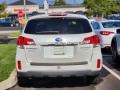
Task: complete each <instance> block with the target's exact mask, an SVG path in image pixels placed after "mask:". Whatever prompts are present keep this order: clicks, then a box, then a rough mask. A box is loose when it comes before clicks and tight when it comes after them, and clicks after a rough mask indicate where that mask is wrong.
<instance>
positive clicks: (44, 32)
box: [36, 31, 59, 34]
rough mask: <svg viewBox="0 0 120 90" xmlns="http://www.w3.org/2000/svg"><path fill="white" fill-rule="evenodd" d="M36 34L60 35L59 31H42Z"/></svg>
mask: <svg viewBox="0 0 120 90" xmlns="http://www.w3.org/2000/svg"><path fill="white" fill-rule="evenodd" d="M36 34H59V31H41V32H36Z"/></svg>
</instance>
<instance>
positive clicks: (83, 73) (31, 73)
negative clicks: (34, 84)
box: [17, 71, 100, 78]
mask: <svg viewBox="0 0 120 90" xmlns="http://www.w3.org/2000/svg"><path fill="white" fill-rule="evenodd" d="M99 72H100V71H60V72H57V71H56V72H55V71H54V72H53V71H48V72H43V71H41V72H35V71H29V72H17V74H18V77H28V78H36V77H58V76H61V77H70V76H93V75H98V74H99Z"/></svg>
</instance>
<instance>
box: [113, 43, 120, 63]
mask: <svg viewBox="0 0 120 90" xmlns="http://www.w3.org/2000/svg"><path fill="white" fill-rule="evenodd" d="M111 50H112V55H113V56H112V58H113V60H114V61H115V62H118V61H119V59H120V55H118V52H117V45H116V43H115V42H112V46H111Z"/></svg>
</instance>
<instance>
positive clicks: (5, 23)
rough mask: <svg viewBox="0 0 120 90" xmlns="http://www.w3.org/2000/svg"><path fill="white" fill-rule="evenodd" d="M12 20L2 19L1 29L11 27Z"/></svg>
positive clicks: (0, 22)
mask: <svg viewBox="0 0 120 90" xmlns="http://www.w3.org/2000/svg"><path fill="white" fill-rule="evenodd" d="M11 24H12V20H10V19H0V26H1V27H11Z"/></svg>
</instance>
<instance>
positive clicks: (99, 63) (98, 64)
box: [97, 59, 101, 68]
mask: <svg viewBox="0 0 120 90" xmlns="http://www.w3.org/2000/svg"><path fill="white" fill-rule="evenodd" d="M100 66H101V60H100V59H98V60H97V68H100Z"/></svg>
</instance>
